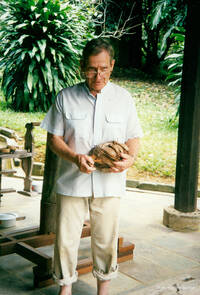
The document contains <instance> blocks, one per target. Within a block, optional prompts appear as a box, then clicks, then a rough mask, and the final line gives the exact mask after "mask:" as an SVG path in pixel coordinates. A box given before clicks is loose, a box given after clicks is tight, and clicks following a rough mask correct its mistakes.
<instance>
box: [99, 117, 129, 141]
mask: <svg viewBox="0 0 200 295" xmlns="http://www.w3.org/2000/svg"><path fill="white" fill-rule="evenodd" d="M104 138H105V139H104V140H105V141H110V140H116V141H118V142H124V140H125V118H123V117H122V116H121V115H120V114H107V115H106V117H105V130H104Z"/></svg>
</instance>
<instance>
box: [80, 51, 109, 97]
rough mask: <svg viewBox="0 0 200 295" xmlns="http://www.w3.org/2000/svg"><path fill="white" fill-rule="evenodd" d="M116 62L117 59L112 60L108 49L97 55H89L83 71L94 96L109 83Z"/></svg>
mask: <svg viewBox="0 0 200 295" xmlns="http://www.w3.org/2000/svg"><path fill="white" fill-rule="evenodd" d="M114 63H115V61H114V60H112V61H111V60H110V55H109V53H108V52H107V51H106V50H103V51H101V52H100V53H99V54H97V55H91V56H89V58H88V62H87V64H86V67H85V68H84V69H83V71H84V72H85V77H86V82H87V85H88V87H89V89H90V91H91V93H92V94H93V95H94V96H96V94H97V93H99V92H100V91H101V89H102V88H103V87H104V86H105V85H106V84H107V83H108V80H109V78H110V75H111V72H112V70H113V67H114Z"/></svg>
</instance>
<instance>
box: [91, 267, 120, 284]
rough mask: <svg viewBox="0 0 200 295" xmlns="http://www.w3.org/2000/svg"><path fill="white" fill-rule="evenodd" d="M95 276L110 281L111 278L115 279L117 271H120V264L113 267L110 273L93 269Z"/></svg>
mask: <svg viewBox="0 0 200 295" xmlns="http://www.w3.org/2000/svg"><path fill="white" fill-rule="evenodd" d="M92 273H93V276H94V277H95V278H97V279H98V280H100V281H108V280H111V279H114V278H116V277H117V273H118V265H117V266H116V268H115V269H113V268H112V269H111V271H110V272H109V273H105V272H104V271H102V270H97V269H95V268H94V269H93V270H92Z"/></svg>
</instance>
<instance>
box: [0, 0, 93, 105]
mask: <svg viewBox="0 0 200 295" xmlns="http://www.w3.org/2000/svg"><path fill="white" fill-rule="evenodd" d="M89 2H90V1H84V0H80V1H61V0H60V1H59V0H7V1H1V4H2V5H1V19H0V38H1V46H0V53H1V56H2V57H1V59H0V66H1V67H2V68H3V77H2V90H3V93H4V96H5V99H6V101H7V102H11V105H12V107H13V108H14V109H15V110H18V111H47V110H48V108H49V106H50V105H51V104H52V102H53V100H54V97H55V95H56V94H57V92H58V91H59V90H60V89H61V88H63V87H66V86H70V85H72V84H73V83H75V82H77V81H78V80H79V79H80V72H79V56H80V53H81V50H82V48H83V46H84V44H85V41H86V40H88V39H90V38H92V37H93V31H94V24H93V21H92V18H93V16H94V11H95V8H94V7H93V4H91V3H89Z"/></svg>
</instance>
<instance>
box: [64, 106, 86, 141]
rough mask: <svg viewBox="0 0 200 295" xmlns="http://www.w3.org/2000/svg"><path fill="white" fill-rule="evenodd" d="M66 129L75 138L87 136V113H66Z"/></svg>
mask: <svg viewBox="0 0 200 295" xmlns="http://www.w3.org/2000/svg"><path fill="white" fill-rule="evenodd" d="M64 116H65V123H66V130H68V132H69V133H70V134H71V135H73V136H74V137H75V138H76V137H78V138H82V137H83V138H85V137H86V135H87V133H88V122H87V114H86V113H85V112H71V113H65V114H64Z"/></svg>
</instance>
